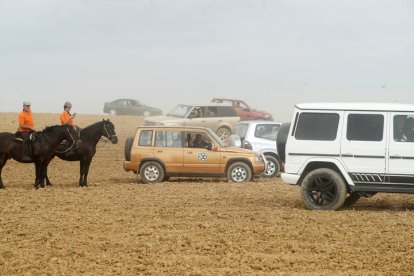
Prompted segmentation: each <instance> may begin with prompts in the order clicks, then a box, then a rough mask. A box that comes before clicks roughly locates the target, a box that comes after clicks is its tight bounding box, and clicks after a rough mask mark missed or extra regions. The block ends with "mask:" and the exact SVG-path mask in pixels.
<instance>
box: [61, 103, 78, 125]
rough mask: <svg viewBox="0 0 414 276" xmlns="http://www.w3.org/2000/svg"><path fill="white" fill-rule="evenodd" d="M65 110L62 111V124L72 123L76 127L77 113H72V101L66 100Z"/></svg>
mask: <svg viewBox="0 0 414 276" xmlns="http://www.w3.org/2000/svg"><path fill="white" fill-rule="evenodd" d="M63 109H64V110H63V112H62V113H60V123H61V124H62V125H71V126H74V127H76V125H75V123H74V122H73V119H74V118H75V116H76V113H73V115H72V114H70V110H71V109H72V104H71V103H70V102H66V103H65V104H64V106H63Z"/></svg>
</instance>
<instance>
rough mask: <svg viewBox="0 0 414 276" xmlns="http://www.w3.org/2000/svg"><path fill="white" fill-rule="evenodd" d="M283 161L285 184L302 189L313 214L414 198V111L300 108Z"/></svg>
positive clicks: (365, 106) (373, 106)
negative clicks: (385, 197) (382, 195)
mask: <svg viewBox="0 0 414 276" xmlns="http://www.w3.org/2000/svg"><path fill="white" fill-rule="evenodd" d="M281 132H282V131H280V134H281ZM285 134H286V133H285ZM278 142H279V137H278ZM283 158H285V160H284V161H285V173H283V174H282V180H283V181H284V182H287V183H289V184H295V185H300V186H301V195H302V198H303V200H304V202H305V205H306V206H307V207H308V208H310V209H314V210H336V209H338V208H340V207H341V206H342V205H343V204H344V203H345V202H347V203H348V204H352V203H354V202H356V201H357V200H358V199H359V198H360V197H361V196H366V197H370V196H373V195H374V194H376V193H377V192H386V193H414V105H407V104H387V103H384V104H380V103H319V104H298V105H296V107H295V110H294V115H293V119H292V123H291V127H290V130H289V129H288V136H287V141H286V148H285V155H284V156H282V159H283Z"/></svg>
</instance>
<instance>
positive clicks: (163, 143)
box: [124, 126, 266, 183]
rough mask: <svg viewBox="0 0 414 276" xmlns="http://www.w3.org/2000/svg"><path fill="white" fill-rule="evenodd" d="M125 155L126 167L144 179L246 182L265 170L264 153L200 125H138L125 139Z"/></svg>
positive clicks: (144, 181) (147, 180)
mask: <svg viewBox="0 0 414 276" xmlns="http://www.w3.org/2000/svg"><path fill="white" fill-rule="evenodd" d="M125 158H126V161H125V162H124V169H125V171H133V172H134V173H136V174H139V175H140V177H141V181H142V182H143V183H155V182H161V181H164V180H167V179H168V178H169V177H172V176H184V177H226V178H227V180H228V181H231V182H244V181H250V180H251V179H252V178H253V176H260V175H261V174H263V173H264V172H265V170H266V160H265V157H264V156H263V155H261V154H258V153H255V152H253V151H251V150H246V149H240V148H236V147H228V146H226V145H225V144H224V142H223V141H222V140H221V139H220V138H219V137H218V136H217V134H215V133H214V132H213V131H212V130H211V129H209V128H201V127H162V126H159V127H156V126H153V127H139V128H138V129H137V131H136V133H135V137H134V138H128V139H127V140H126V143H125Z"/></svg>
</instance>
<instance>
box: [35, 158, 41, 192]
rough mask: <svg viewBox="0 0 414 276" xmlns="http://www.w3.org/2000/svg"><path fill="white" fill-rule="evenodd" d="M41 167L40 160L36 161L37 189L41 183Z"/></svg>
mask: <svg viewBox="0 0 414 276" xmlns="http://www.w3.org/2000/svg"><path fill="white" fill-rule="evenodd" d="M39 167H40V164H39V163H38V162H36V163H35V171H36V180H35V185H34V186H35V189H36V190H37V189H39V184H40V177H39V175H40V173H39Z"/></svg>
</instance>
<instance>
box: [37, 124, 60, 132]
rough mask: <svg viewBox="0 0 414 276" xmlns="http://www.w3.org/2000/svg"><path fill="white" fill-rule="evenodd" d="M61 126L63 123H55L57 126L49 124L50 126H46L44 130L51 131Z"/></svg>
mask: <svg viewBox="0 0 414 276" xmlns="http://www.w3.org/2000/svg"><path fill="white" fill-rule="evenodd" d="M59 127H62V126H61V125H55V126H48V127H46V128H45V129H44V130H42V132H46V133H47V132H51V131H53V130H55V129H57V128H59Z"/></svg>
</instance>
